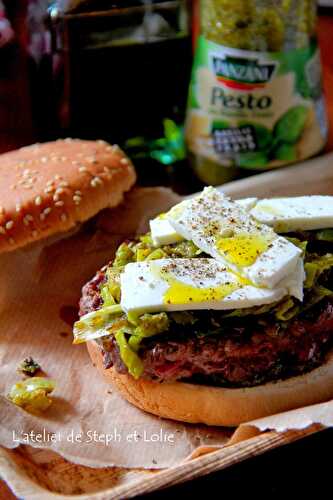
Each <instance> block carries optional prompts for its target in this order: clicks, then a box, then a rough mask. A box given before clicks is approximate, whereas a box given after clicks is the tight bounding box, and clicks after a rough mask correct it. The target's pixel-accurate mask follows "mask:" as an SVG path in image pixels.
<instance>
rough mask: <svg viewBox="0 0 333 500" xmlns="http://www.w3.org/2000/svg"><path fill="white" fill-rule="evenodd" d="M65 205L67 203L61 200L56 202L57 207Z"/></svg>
mask: <svg viewBox="0 0 333 500" xmlns="http://www.w3.org/2000/svg"><path fill="white" fill-rule="evenodd" d="M64 205H65V203H64V202H63V201H61V200H59V201H56V202H55V206H56V207H63V206H64Z"/></svg>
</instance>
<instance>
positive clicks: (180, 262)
mask: <svg viewBox="0 0 333 500" xmlns="http://www.w3.org/2000/svg"><path fill="white" fill-rule="evenodd" d="M120 285H121V308H122V310H123V311H125V312H126V313H130V312H133V313H137V314H143V313H146V312H162V311H183V310H194V309H219V310H223V309H225V310H228V309H240V308H245V307H252V306H259V305H263V304H271V303H273V302H276V301H278V300H280V299H281V298H282V297H283V296H285V295H287V293H288V291H287V289H286V288H284V287H281V288H275V289H273V290H269V289H263V288H256V287H254V286H253V285H251V284H249V282H248V281H247V280H244V279H242V278H239V277H238V276H236V275H235V274H234V273H232V272H230V271H228V270H227V269H226V268H225V266H223V264H221V263H220V262H218V261H216V260H215V259H211V258H207V259H206V258H203V259H201V258H196V259H158V260H152V261H142V262H133V263H130V264H127V265H126V266H125V269H124V271H123V273H122V274H121V277H120Z"/></svg>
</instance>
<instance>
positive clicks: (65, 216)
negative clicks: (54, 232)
mask: <svg viewBox="0 0 333 500" xmlns="http://www.w3.org/2000/svg"><path fill="white" fill-rule="evenodd" d="M60 219H61V220H62V221H63V222H65V221H66V220H67V214H65V213H63V214H61V215H60Z"/></svg>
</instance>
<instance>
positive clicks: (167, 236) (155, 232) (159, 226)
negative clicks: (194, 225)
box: [149, 216, 184, 247]
mask: <svg viewBox="0 0 333 500" xmlns="http://www.w3.org/2000/svg"><path fill="white" fill-rule="evenodd" d="M149 225H150V232H151V239H152V241H153V245H155V246H156V247H159V246H161V245H172V244H173V243H178V242H179V241H183V239H184V238H183V237H182V236H181V235H180V234H178V233H177V231H175V230H174V228H173V227H172V226H171V224H170V222H169V221H168V220H167V219H166V218H164V217H161V216H160V217H156V219H152V220H151V221H150V222H149Z"/></svg>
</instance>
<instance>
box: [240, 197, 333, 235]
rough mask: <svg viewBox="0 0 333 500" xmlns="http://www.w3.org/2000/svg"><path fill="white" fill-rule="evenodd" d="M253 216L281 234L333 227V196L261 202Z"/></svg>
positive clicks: (264, 200)
mask: <svg viewBox="0 0 333 500" xmlns="http://www.w3.org/2000/svg"><path fill="white" fill-rule="evenodd" d="M250 213H251V215H253V217H255V218H256V219H257V220H258V221H260V222H262V223H264V224H268V225H269V226H272V227H273V228H274V230H275V231H277V232H279V233H287V232H290V231H298V230H303V231H306V230H311V229H324V228H330V227H333V196H298V197H295V198H272V199H263V200H259V201H258V202H257V204H256V205H255V206H254V207H253V208H252V210H251V212H250Z"/></svg>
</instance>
